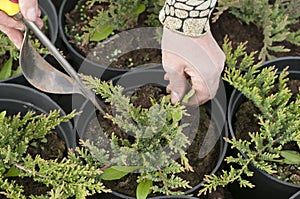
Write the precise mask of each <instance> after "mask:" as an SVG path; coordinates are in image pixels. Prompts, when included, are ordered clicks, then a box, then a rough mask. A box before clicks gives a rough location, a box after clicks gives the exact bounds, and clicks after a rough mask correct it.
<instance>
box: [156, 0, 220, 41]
mask: <svg viewBox="0 0 300 199" xmlns="http://www.w3.org/2000/svg"><path fill="white" fill-rule="evenodd" d="M216 1H217V0H166V2H165V5H164V7H163V8H162V10H161V12H160V15H159V19H160V21H161V23H162V24H163V25H164V27H165V28H168V29H170V30H172V31H175V32H178V33H181V34H184V35H188V36H191V37H198V36H201V35H203V34H205V33H206V32H207V31H209V29H210V27H209V18H210V15H211V13H212V11H213V9H214V7H215V4H216Z"/></svg>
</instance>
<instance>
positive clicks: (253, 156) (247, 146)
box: [201, 39, 300, 193]
mask: <svg viewBox="0 0 300 199" xmlns="http://www.w3.org/2000/svg"><path fill="white" fill-rule="evenodd" d="M223 50H224V52H225V54H226V57H227V61H226V64H227V66H228V67H227V68H226V70H225V75H224V80H225V81H227V82H229V83H230V84H231V85H232V86H234V87H235V88H236V89H237V90H239V91H240V92H241V93H243V94H244V95H245V97H246V98H248V99H249V100H250V101H252V102H253V103H254V104H255V106H256V107H257V108H258V109H259V110H260V113H259V114H257V115H255V117H256V118H257V119H258V121H259V125H260V130H259V132H249V137H250V138H249V140H242V139H238V138H236V137H235V138H232V139H229V138H226V139H225V140H226V141H227V142H228V143H230V144H231V147H232V148H235V149H237V150H238V151H239V152H238V155H237V157H232V156H230V157H227V158H226V159H225V160H226V162H227V163H228V164H229V165H230V170H229V171H225V170H224V171H223V174H221V175H220V176H216V175H209V176H206V177H205V181H206V182H207V183H206V184H204V188H203V189H202V191H201V193H206V192H210V191H212V190H215V189H216V188H217V187H218V186H226V185H227V184H229V183H232V182H234V181H237V182H238V183H239V184H240V186H241V187H254V185H253V184H252V183H250V182H249V181H248V180H247V179H245V178H243V176H248V177H251V176H253V172H252V171H251V170H250V169H249V165H250V164H252V165H254V166H255V167H257V168H259V169H261V170H263V171H265V172H266V173H268V174H273V173H276V172H277V167H276V164H293V165H295V166H297V165H298V166H299V164H300V161H299V160H300V154H299V151H300V133H299V131H300V120H299V118H300V95H299V94H298V95H297V97H296V99H295V100H294V101H293V100H291V97H292V93H291V91H290V90H289V89H288V87H287V82H288V80H289V78H288V77H287V76H288V72H287V70H286V69H285V70H283V71H282V72H281V73H280V74H277V73H276V72H277V69H276V68H275V67H274V66H272V67H267V68H263V69H260V68H259V66H260V64H259V63H258V64H255V63H254V53H251V54H247V53H246V52H245V44H240V45H239V46H238V47H237V49H235V50H234V51H233V50H232V45H231V42H229V41H228V39H225V42H224V45H223ZM238 60H239V62H240V65H239V68H236V66H237V63H238ZM240 60H241V61H240ZM275 88H276V89H277V91H276V92H274V90H276V89H275ZM292 143H294V144H296V146H297V147H298V148H297V149H296V150H295V151H291V150H286V149H285V146H287V145H289V144H292ZM240 151H241V152H242V153H244V154H245V155H246V157H245V156H243V155H242V154H241V152H240ZM274 163H276V164H274Z"/></svg>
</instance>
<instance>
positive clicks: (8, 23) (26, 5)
mask: <svg viewBox="0 0 300 199" xmlns="http://www.w3.org/2000/svg"><path fill="white" fill-rule="evenodd" d="M19 7H20V11H21V13H22V15H23V17H24V18H25V19H27V20H29V21H33V22H35V23H36V24H37V26H38V27H39V28H41V27H42V26H43V21H42V19H41V18H40V15H41V11H40V9H39V8H38V1H37V0H19ZM23 29H24V24H23V23H22V22H21V21H18V20H15V19H14V18H13V17H12V16H9V15H7V14H6V13H5V12H4V11H0V30H1V31H2V32H4V33H5V34H6V35H7V36H8V37H9V39H10V40H11V41H12V42H13V43H14V44H15V45H16V47H17V48H20V47H21V44H22V41H23V34H22V32H21V31H22V30H23Z"/></svg>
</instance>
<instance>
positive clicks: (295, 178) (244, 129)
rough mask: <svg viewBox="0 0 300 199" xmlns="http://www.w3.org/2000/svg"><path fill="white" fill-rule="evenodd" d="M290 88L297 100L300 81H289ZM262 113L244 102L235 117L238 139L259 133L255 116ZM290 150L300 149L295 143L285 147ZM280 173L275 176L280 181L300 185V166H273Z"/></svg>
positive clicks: (247, 138) (248, 102) (247, 102)
mask: <svg viewBox="0 0 300 199" xmlns="http://www.w3.org/2000/svg"><path fill="white" fill-rule="evenodd" d="M288 88H289V89H290V90H291V92H292V93H293V97H292V100H295V98H296V95H297V94H298V93H299V88H300V81H299V80H289V81H288ZM259 113H260V111H259V109H258V108H256V107H255V105H254V104H253V103H252V102H251V101H249V100H247V101H245V102H243V103H242V104H241V105H240V107H239V108H238V111H237V112H236V115H235V117H234V129H235V132H236V136H237V138H241V139H244V140H245V139H246V140H249V139H250V138H249V135H248V133H249V132H251V133H253V132H259V129H260V125H259V124H258V119H257V118H256V117H255V116H254V114H259ZM284 148H285V149H289V150H298V152H300V151H299V148H298V147H297V146H296V144H295V143H291V144H289V145H287V146H285V147H284ZM273 165H274V166H275V168H276V170H277V171H278V172H277V173H276V174H274V175H273V176H275V177H277V178H278V179H281V180H284V181H287V182H290V183H293V184H297V185H300V166H299V165H281V164H275V163H274V164H273Z"/></svg>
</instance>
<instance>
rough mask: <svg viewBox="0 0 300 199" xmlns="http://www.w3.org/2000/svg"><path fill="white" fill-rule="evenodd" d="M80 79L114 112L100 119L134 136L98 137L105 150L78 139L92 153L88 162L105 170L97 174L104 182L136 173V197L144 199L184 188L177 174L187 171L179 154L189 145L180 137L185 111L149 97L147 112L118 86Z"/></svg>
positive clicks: (189, 167) (185, 138) (187, 183)
mask: <svg viewBox="0 0 300 199" xmlns="http://www.w3.org/2000/svg"><path fill="white" fill-rule="evenodd" d="M83 79H84V81H85V83H86V84H87V85H88V87H89V88H91V89H93V90H95V92H96V93H97V94H99V95H101V97H102V98H103V99H105V100H106V102H107V103H109V104H110V105H111V106H112V108H113V110H114V112H115V113H116V114H114V115H110V114H107V115H106V117H107V118H108V119H110V120H111V121H113V123H115V124H117V125H118V126H119V127H120V128H121V129H122V130H123V131H124V132H126V133H129V134H130V135H132V136H133V137H134V141H132V140H131V141H130V140H128V139H127V138H126V139H125V138H120V136H119V137H118V136H116V135H114V134H113V135H112V136H111V138H103V139H109V142H110V144H109V146H110V147H108V148H103V147H102V148H101V147H96V146H97V143H95V142H94V143H93V142H91V141H89V140H86V141H83V145H84V146H85V147H86V148H88V149H89V151H90V153H91V154H92V155H91V158H90V160H88V161H90V163H88V164H98V165H99V166H102V167H105V168H107V169H105V170H104V171H103V175H102V178H103V179H105V180H116V179H120V178H122V177H124V176H126V175H127V174H129V173H131V172H134V173H135V174H137V175H138V177H137V183H138V187H137V190H136V197H137V198H138V199H142V198H146V196H147V195H148V194H149V193H151V192H154V193H155V192H158V193H161V194H166V195H178V194H183V192H182V191H179V190H178V188H190V185H189V182H188V181H186V180H184V179H182V178H181V177H179V176H178V175H177V174H178V173H182V172H184V171H192V168H191V166H190V165H189V162H188V159H187V157H186V152H185V150H186V148H187V147H188V146H189V144H190V142H189V140H188V138H187V136H186V135H185V134H184V133H183V129H184V128H185V127H186V126H187V125H188V124H180V121H181V119H182V117H183V116H184V115H186V114H187V113H186V110H185V108H184V107H183V106H181V105H180V104H175V105H172V104H171V102H170V96H165V97H163V98H162V100H161V101H160V102H157V101H155V100H154V99H152V106H151V107H150V108H149V109H146V108H141V107H140V106H139V107H135V106H134V105H133V104H132V103H131V102H130V98H129V97H126V96H124V94H123V88H122V87H120V86H114V85H112V83H107V82H104V81H100V80H99V79H97V78H93V77H91V76H84V77H83ZM107 136H109V135H107ZM174 157H178V158H174ZM176 159H178V160H179V161H178V160H177V161H176ZM100 163H101V164H100Z"/></svg>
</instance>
